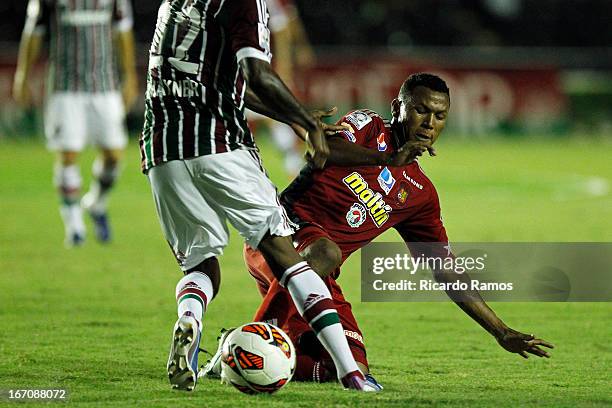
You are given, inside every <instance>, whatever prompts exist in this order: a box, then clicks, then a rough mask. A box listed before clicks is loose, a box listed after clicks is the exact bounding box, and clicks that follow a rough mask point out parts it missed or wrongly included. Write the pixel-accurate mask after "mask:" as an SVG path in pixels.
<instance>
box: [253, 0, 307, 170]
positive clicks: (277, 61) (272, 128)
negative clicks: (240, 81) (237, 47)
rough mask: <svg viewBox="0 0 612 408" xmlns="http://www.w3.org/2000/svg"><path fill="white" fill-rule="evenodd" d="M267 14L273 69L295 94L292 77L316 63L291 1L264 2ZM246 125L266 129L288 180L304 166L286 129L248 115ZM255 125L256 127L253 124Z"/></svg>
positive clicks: (264, 118)
mask: <svg viewBox="0 0 612 408" xmlns="http://www.w3.org/2000/svg"><path fill="white" fill-rule="evenodd" d="M266 3H267V5H268V11H269V13H270V21H269V24H268V25H269V28H270V32H271V34H272V41H271V44H272V55H274V62H273V65H274V69H275V70H276V72H277V73H278V76H280V77H281V78H282V80H283V81H284V82H285V84H287V86H289V89H291V90H292V91H293V92H295V91H296V87H295V83H294V76H295V74H296V71H297V70H299V69H303V68H307V67H309V66H311V65H312V64H313V63H314V62H315V54H314V51H313V49H312V47H311V45H310V42H309V41H308V37H307V36H306V33H305V31H304V26H303V25H302V20H301V18H300V15H299V13H298V9H297V7H296V5H295V4H294V2H293V1H292V0H266ZM248 117H249V119H251V120H249V122H250V123H252V124H253V125H254V127H255V128H257V127H259V125H260V124H263V125H264V126H266V127H267V128H268V130H269V132H270V136H271V137H272V141H273V142H274V144H275V145H276V147H277V148H278V149H279V150H280V151H281V153H282V154H283V158H284V159H283V160H284V168H285V171H286V172H287V174H288V175H289V176H290V177H293V176H295V175H296V174H297V173H298V172H299V171H300V169H301V168H302V166H303V165H304V159H303V157H302V156H303V150H304V149H303V148H302V146H301V145H300V144H301V143H300V141H299V140H298V139H296V138H295V137H293V135H294V132H293V130H292V129H291V127H289V126H288V125H286V124H284V123H282V122H277V121H274V120H272V119H269V118H266V117H264V116H263V115H259V114H257V113H255V112H252V111H249V112H248ZM253 121H255V123H253Z"/></svg>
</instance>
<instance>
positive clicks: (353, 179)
mask: <svg viewBox="0 0 612 408" xmlns="http://www.w3.org/2000/svg"><path fill="white" fill-rule="evenodd" d="M342 181H343V182H344V184H345V185H346V186H347V187H348V188H349V190H351V192H352V193H353V194H355V196H357V198H358V199H359V201H361V203H362V204H363V205H364V206H365V208H366V209H367V212H368V214H369V215H370V218H371V219H372V221H374V224H375V225H376V226H377V227H378V228H380V227H381V226H382V225H383V224H384V223H385V222H387V220H388V219H389V213H390V212H391V206H390V205H388V204H387V203H386V202H385V200H384V199H383V197H382V194H380V193H375V192H374V190H372V189H371V188H369V186H368V183H367V182H366V181H365V180H364V179H363V177H362V176H361V174H359V173H357V172H356V171H355V172H352V173H351V174H349V175H348V176H346V177H344V178H343V179H342Z"/></svg>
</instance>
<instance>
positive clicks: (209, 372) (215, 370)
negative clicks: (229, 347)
mask: <svg viewBox="0 0 612 408" xmlns="http://www.w3.org/2000/svg"><path fill="white" fill-rule="evenodd" d="M234 329H235V328H231V329H221V334H220V335H219V337H217V340H219V346H218V347H217V352H216V353H215V354H214V355H213V356H212V357H211V359H210V360H208V361H207V362H206V364H205V365H204V367H202V369H201V370H200V371H199V372H198V378H217V379H218V378H221V357H222V354H223V351H222V349H223V343H225V339H227V336H229V334H230V333H231V332H233V331H234Z"/></svg>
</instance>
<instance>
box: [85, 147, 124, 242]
mask: <svg viewBox="0 0 612 408" xmlns="http://www.w3.org/2000/svg"><path fill="white" fill-rule="evenodd" d="M122 156H123V151H122V150H121V149H102V150H101V154H100V155H99V156H98V157H97V158H96V160H95V161H94V163H93V167H92V174H93V177H92V180H91V184H90V186H89V191H88V192H87V194H85V195H84V196H83V199H82V200H81V205H82V207H83V208H84V209H85V210H87V212H88V213H89V215H90V216H91V219H92V221H93V223H94V227H95V233H96V238H97V239H98V241H100V242H102V243H106V242H109V241H110V239H111V230H110V225H109V221H108V212H107V199H108V193H109V192H110V190H111V189H112V187H113V185H114V184H115V181H116V180H117V177H118V175H119V172H120V163H121V158H122Z"/></svg>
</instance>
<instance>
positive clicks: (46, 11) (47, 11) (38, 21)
mask: <svg viewBox="0 0 612 408" xmlns="http://www.w3.org/2000/svg"><path fill="white" fill-rule="evenodd" d="M50 16H51V5H50V4H49V2H48V1H47V0H30V1H29V2H28V9H27V16H26V23H25V27H24V30H23V31H24V32H25V33H28V34H30V35H31V34H36V35H44V34H45V33H46V32H47V30H48V28H49V22H50Z"/></svg>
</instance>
